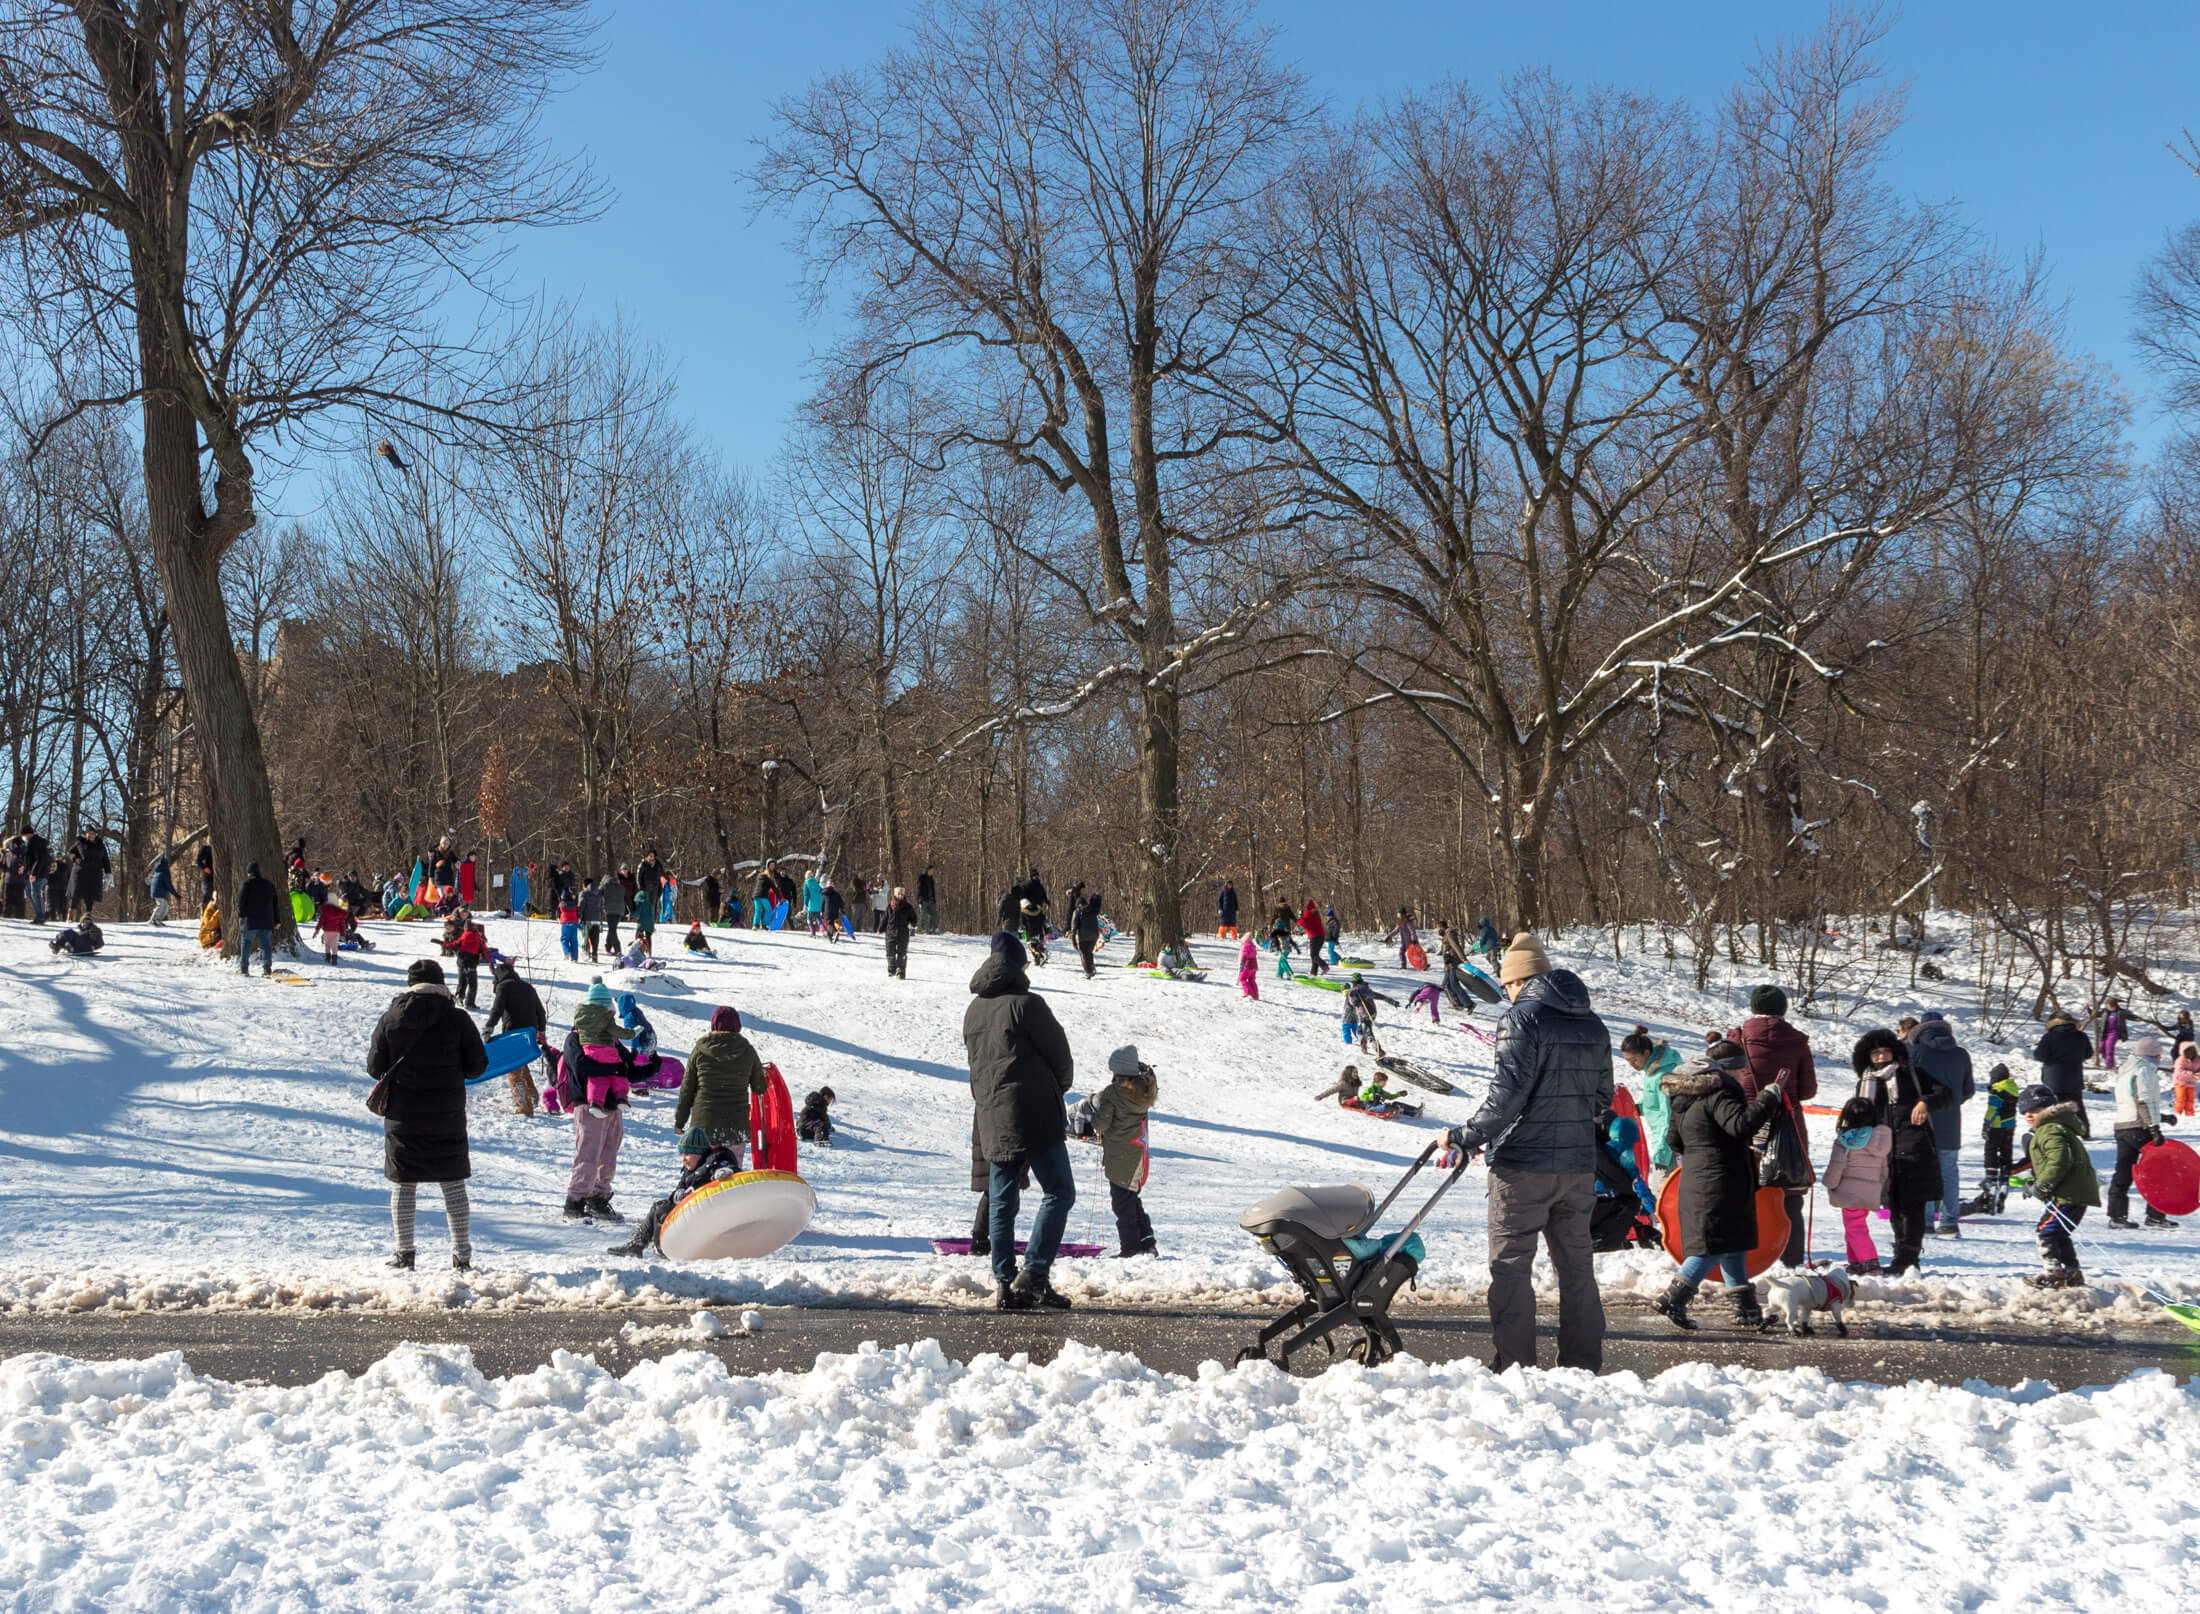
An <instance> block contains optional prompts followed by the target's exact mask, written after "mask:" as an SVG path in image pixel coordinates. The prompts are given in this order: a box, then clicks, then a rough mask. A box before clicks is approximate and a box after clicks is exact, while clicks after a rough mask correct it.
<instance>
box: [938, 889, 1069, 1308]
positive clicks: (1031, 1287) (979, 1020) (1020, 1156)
mask: <svg viewBox="0 0 2200 1614" xmlns="http://www.w3.org/2000/svg"><path fill="white" fill-rule="evenodd" d="M970 992H971V1004H970V1007H969V1009H968V1010H967V1011H965V1012H964V1015H963V1047H964V1049H965V1051H966V1052H967V1053H968V1055H969V1059H970V1097H971V1099H972V1101H973V1102H974V1103H975V1104H976V1106H977V1148H978V1152H979V1153H980V1154H982V1155H983V1156H984V1157H985V1160H986V1164H987V1167H988V1170H987V1174H986V1190H987V1199H988V1203H989V1209H990V1216H989V1225H988V1229H987V1231H988V1243H989V1244H990V1246H991V1253H992V1260H993V1277H994V1280H995V1283H996V1286H997V1287H996V1290H995V1294H994V1305H995V1306H996V1307H997V1308H998V1309H1000V1310H1002V1311H1025V1310H1028V1309H1030V1308H1031V1307H1032V1306H1034V1305H1041V1306H1051V1307H1054V1308H1056V1309H1057V1310H1060V1309H1065V1308H1067V1307H1068V1305H1069V1301H1068V1300H1067V1299H1065V1298H1064V1297H1063V1296H1062V1295H1060V1294H1058V1293H1056V1292H1055V1289H1054V1285H1053V1284H1052V1283H1051V1282H1049V1281H1048V1276H1049V1274H1050V1272H1051V1271H1052V1270H1053V1266H1054V1254H1055V1251H1056V1250H1058V1249H1059V1248H1060V1247H1061V1243H1062V1231H1063V1229H1064V1228H1065V1227H1066V1226H1067V1225H1068V1223H1069V1211H1070V1207H1071V1206H1072V1205H1074V1204H1076V1202H1077V1180H1076V1178H1075V1177H1074V1176H1073V1175H1072V1174H1071V1172H1070V1164H1069V1143H1068V1138H1069V1111H1068V1109H1067V1108H1066V1107H1065V1106H1064V1105H1063V1103H1062V1095H1063V1094H1064V1093H1066V1092H1068V1091H1069V1086H1070V1082H1071V1081H1072V1079H1073V1078H1074V1076H1075V1074H1076V1069H1075V1062H1074V1061H1073V1060H1072V1059H1071V1057H1070V1051H1069V1038H1068V1036H1067V1035H1066V1034H1065V1033H1064V1032H1063V1030H1062V1026H1061V1023H1060V1022H1059V1021H1057V1020H1056V1019H1055V1018H1054V1011H1053V1010H1052V1009H1050V1008H1049V1007H1048V1006H1047V1001H1046V999H1045V998H1042V997H1040V996H1039V995H1038V994H1037V993H1035V992H1033V991H1032V990H1031V977H1030V976H1029V975H1027V974H1026V973H1025V971H1024V947H1023V943H1022V942H1020V941H1018V940H1017V939H1016V938H1015V937H1014V936H1012V935H1010V934H1009V933H1008V932H1006V931H1002V932H1000V933H999V934H998V935H996V936H995V937H994V938H993V942H992V948H991V951H990V952H989V953H988V954H987V955H986V960H985V962H984V963H983V964H980V965H979V966H978V970H977V973H976V974H975V975H973V976H971V978H970ZM1027 1170H1028V1171H1029V1172H1030V1174H1031V1175H1032V1176H1033V1177H1036V1178H1037V1179H1038V1180H1039V1189H1040V1192H1041V1194H1042V1196H1043V1197H1042V1198H1041V1199H1040V1201H1039V1214H1038V1215H1037V1216H1036V1217H1034V1218H1033V1219H1032V1224H1031V1243H1030V1245H1029V1247H1028V1248H1027V1249H1026V1251H1025V1257H1024V1267H1023V1270H1022V1271H1021V1272H1018V1271H1017V1270H1016V1207H1017V1199H1018V1193H1019V1190H1020V1187H1021V1184H1022V1180H1023V1176H1024V1173H1025V1172H1026V1171H1027Z"/></svg>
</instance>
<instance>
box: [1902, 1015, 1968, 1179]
mask: <svg viewBox="0 0 2200 1614" xmlns="http://www.w3.org/2000/svg"><path fill="white" fill-rule="evenodd" d="M1910 1063H1911V1064H1913V1065H1915V1066H1916V1067H1917V1068H1918V1069H1919V1070H1922V1071H1924V1072H1925V1073H1926V1074H1927V1075H1929V1076H1931V1077H1932V1079H1933V1080H1934V1081H1936V1082H1938V1083H1939V1084H1940V1085H1941V1086H1942V1087H1945V1088H1946V1089H1947V1090H1948V1092H1949V1094H1950V1098H1949V1101H1948V1103H1947V1104H1946V1105H1936V1106H1934V1108H1933V1112H1932V1117H1931V1119H1932V1123H1933V1144H1934V1146H1935V1147H1936V1148H1938V1149H1939V1150H1940V1151H1941V1152H1942V1153H1943V1154H1945V1153H1947V1152H1948V1151H1949V1150H1950V1149H1960V1148H1962V1147H1963V1106H1964V1105H1965V1104H1966V1103H1968V1102H1969V1101H1970V1100H1971V1099H1972V1098H1973V1097H1974V1096H1975V1095H1976V1094H1977V1092H1978V1083H1977V1081H1976V1080H1975V1079H1974V1078H1973V1077H1972V1075H1971V1056H1970V1055H1969V1054H1967V1053H1965V1052H1964V1051H1963V1049H1962V1048H1961V1047H1959V1046H1958V1045H1957V1043H1956V1033H1955V1028H1954V1027H1953V1026H1951V1025H1949V1024H1948V1022H1947V1021H1945V1020H1928V1021H1926V1022H1925V1023H1924V1024H1923V1025H1921V1026H1919V1027H1918V1028H1917V1029H1916V1030H1915V1031H1913V1032H1912V1033H1910Z"/></svg>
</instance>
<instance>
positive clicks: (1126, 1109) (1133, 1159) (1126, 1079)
mask: <svg viewBox="0 0 2200 1614" xmlns="http://www.w3.org/2000/svg"><path fill="white" fill-rule="evenodd" d="M1160 1097H1161V1083H1160V1082H1159V1081H1158V1080H1156V1079H1155V1077H1154V1073H1153V1071H1152V1070H1151V1069H1149V1068H1148V1067H1146V1066H1144V1065H1141V1066H1139V1067H1138V1074H1137V1075H1135V1076H1118V1077H1116V1078H1115V1079H1114V1080H1112V1081H1110V1082H1109V1083H1108V1085H1107V1086H1105V1087H1103V1088H1101V1089H1100V1092H1099V1095H1098V1096H1097V1097H1096V1098H1094V1099H1093V1101H1092V1130H1093V1133H1094V1135H1095V1136H1096V1137H1098V1138H1099V1140H1100V1169H1101V1170H1103V1171H1105V1172H1106V1173H1107V1174H1108V1181H1109V1182H1111V1183H1113V1184H1115V1186H1116V1187H1118V1188H1128V1189H1129V1190H1130V1191H1131V1192H1132V1193H1134V1194H1135V1193H1137V1192H1138V1191H1139V1190H1140V1189H1141V1188H1144V1187H1145V1186H1146V1170H1147V1166H1148V1163H1149V1161H1148V1156H1147V1152H1146V1112H1147V1111H1149V1110H1151V1109H1152V1108H1153V1107H1154V1104H1155V1102H1156V1101H1157V1100H1158V1099H1159V1098H1160Z"/></svg>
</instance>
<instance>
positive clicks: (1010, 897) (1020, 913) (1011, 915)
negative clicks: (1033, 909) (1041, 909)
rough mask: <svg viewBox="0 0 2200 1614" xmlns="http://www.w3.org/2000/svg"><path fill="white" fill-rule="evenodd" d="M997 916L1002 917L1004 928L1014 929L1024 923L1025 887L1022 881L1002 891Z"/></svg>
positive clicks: (1002, 926)
mask: <svg viewBox="0 0 2200 1614" xmlns="http://www.w3.org/2000/svg"><path fill="white" fill-rule="evenodd" d="M997 917H998V918H999V919H1000V922H1001V928H1002V929H1003V930H1007V931H1014V930H1016V929H1018V928H1019V927H1020V926H1021V925H1022V924H1023V922H1024V887H1023V882H1022V881H1020V880H1019V881H1017V882H1016V883H1015V884H1014V885H1011V886H1010V887H1009V888H1008V889H1007V890H1006V891H1004V892H1002V893H1001V906H1000V910H999V914H998V916H997Z"/></svg>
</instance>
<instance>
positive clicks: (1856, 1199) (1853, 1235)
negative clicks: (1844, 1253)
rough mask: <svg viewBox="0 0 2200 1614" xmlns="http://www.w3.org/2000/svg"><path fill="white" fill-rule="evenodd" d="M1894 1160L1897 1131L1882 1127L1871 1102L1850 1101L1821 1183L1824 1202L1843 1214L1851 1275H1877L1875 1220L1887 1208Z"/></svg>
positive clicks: (1835, 1135) (1865, 1100)
mask: <svg viewBox="0 0 2200 1614" xmlns="http://www.w3.org/2000/svg"><path fill="white" fill-rule="evenodd" d="M1893 1154H1894V1130H1893V1129H1892V1128H1891V1127H1887V1126H1883V1125H1881V1124H1879V1120H1878V1111H1877V1110H1875V1109H1874V1108H1873V1107H1872V1101H1871V1100H1870V1099H1868V1098H1862V1097H1858V1098H1852V1099H1850V1100H1849V1101H1848V1103H1846V1104H1844V1105H1842V1106H1841V1117H1840V1120H1839V1122H1838V1130H1837V1131H1836V1132H1835V1134H1834V1139H1833V1156H1832V1158H1831V1159H1829V1160H1828V1161H1827V1162H1826V1172H1825V1175H1824V1176H1823V1177H1822V1178H1820V1179H1819V1180H1820V1181H1822V1182H1823V1183H1824V1184H1825V1185H1826V1198H1827V1199H1829V1200H1831V1201H1832V1202H1833V1203H1834V1204H1835V1205H1837V1206H1839V1207H1840V1209H1841V1226H1842V1229H1843V1231H1844V1233H1845V1234H1846V1235H1847V1239H1848V1257H1849V1270H1850V1271H1851V1272H1877V1271H1878V1270H1879V1248H1878V1246H1877V1245H1875V1244H1873V1243H1872V1229H1871V1214H1872V1211H1873V1210H1874V1209H1875V1208H1876V1207H1878V1206H1881V1205H1884V1204H1885V1203H1886V1202H1887V1166H1888V1162H1889V1160H1890V1159H1891V1158H1892V1156H1893Z"/></svg>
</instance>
